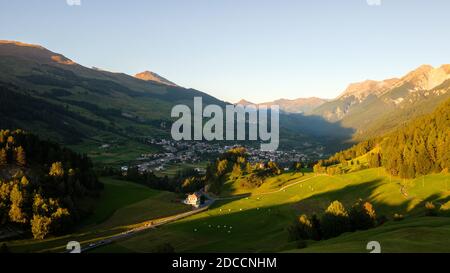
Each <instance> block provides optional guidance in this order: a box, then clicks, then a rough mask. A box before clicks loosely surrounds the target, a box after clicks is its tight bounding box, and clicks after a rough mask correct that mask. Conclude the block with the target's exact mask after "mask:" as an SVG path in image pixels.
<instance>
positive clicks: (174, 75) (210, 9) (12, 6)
mask: <svg viewBox="0 0 450 273" xmlns="http://www.w3.org/2000/svg"><path fill="white" fill-rule="evenodd" d="M76 1H77V0H69V2H76ZM368 2H373V3H377V2H379V0H311V1H301V0H292V1H283V0H272V1H264V0H178V1H174V0H160V1H156V0H155V1H152V0H141V1H138V0H131V1H125V0H115V1H114V0H81V5H80V6H76V5H73V6H70V5H68V4H67V1H66V0H45V1H42V0H27V1H26V0H14V1H11V0H0V39H7V40H19V41H23V42H28V43H36V44H41V45H43V46H45V47H47V48H49V49H50V50H52V51H55V52H58V53H62V54H64V55H65V56H67V57H68V58H71V59H73V60H74V61H76V62H78V63H80V64H82V65H85V66H88V67H91V66H96V67H99V68H102V69H107V70H111V71H120V72H125V73H128V74H132V75H134V74H135V73H137V72H141V71H143V70H151V71H154V72H156V73H158V74H160V75H162V76H164V77H166V78H168V79H169V80H171V81H174V82H175V83H177V84H179V85H182V86H185V87H192V88H195V89H199V90H201V91H205V92H207V93H210V94H212V95H214V96H216V97H218V98H221V99H224V100H228V101H232V102H234V101H237V100H239V99H240V98H245V99H247V100H250V101H253V102H263V101H267V100H273V99H277V98H291V99H292V98H298V97H309V96H319V97H326V98H333V97H336V96H337V95H338V94H339V93H340V92H342V91H343V89H345V87H346V86H347V84H348V83H350V82H355V81H361V80H365V79H368V78H370V79H384V78H388V77H393V76H401V75H402V74H404V73H406V72H408V71H409V70H411V69H413V68H415V67H417V66H419V65H421V64H425V63H426V64H431V65H434V66H438V65H441V64H443V63H450V50H449V47H450V21H449V16H448V14H449V11H450V1H449V0H381V4H380V5H369V4H368Z"/></svg>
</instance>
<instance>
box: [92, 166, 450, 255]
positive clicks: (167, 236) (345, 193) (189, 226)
mask: <svg viewBox="0 0 450 273" xmlns="http://www.w3.org/2000/svg"><path fill="white" fill-rule="evenodd" d="M299 181H303V182H301V183H298V184H295V185H293V186H291V187H287V188H285V189H283V190H281V191H277V192H274V193H271V194H257V193H249V194H248V196H242V197H239V198H238V199H235V200H233V199H228V200H222V201H219V202H217V203H216V204H215V205H214V207H213V208H212V209H210V210H209V211H207V212H204V213H200V214H198V215H195V216H192V217H189V218H186V219H183V220H180V221H178V222H175V223H172V224H169V225H167V226H163V227H161V228H159V229H158V230H152V231H147V232H145V233H142V234H141V235H138V236H136V237H133V238H130V239H128V240H124V241H120V242H117V243H115V244H113V245H110V246H106V247H103V248H99V249H97V250H96V251H97V252H108V251H120V252H121V251H131V252H150V251H153V250H154V249H155V247H156V246H158V245H160V244H163V243H170V244H171V245H172V246H173V247H174V248H175V251H177V252H265V251H270V252H272V251H284V250H289V249H293V248H295V245H294V244H293V243H289V242H288V240H287V237H288V236H287V231H286V228H287V226H288V225H290V224H291V223H292V221H293V219H294V217H296V216H297V215H299V214H303V213H306V214H312V213H317V214H320V213H322V212H323V210H324V209H325V208H326V207H327V206H328V205H329V203H330V202H331V201H333V200H339V201H341V202H343V203H344V205H346V206H347V207H350V205H351V204H353V203H354V202H355V201H356V200H357V199H358V198H363V199H365V200H368V201H370V202H371V203H372V204H373V205H374V207H375V209H376V211H377V214H378V215H385V216H386V217H388V218H392V216H393V214H394V213H400V214H403V215H405V216H406V218H407V219H409V218H411V219H414V218H415V217H417V219H421V218H422V217H418V216H422V215H424V203H425V202H426V201H434V202H436V203H437V204H443V203H446V202H447V201H448V200H450V191H449V190H450V176H449V175H448V174H435V175H429V176H425V177H423V178H418V179H415V180H402V179H398V178H395V177H389V176H387V175H386V174H385V172H384V171H383V169H381V168H378V169H367V170H363V171H359V172H355V173H350V174H344V175H338V176H314V175H313V174H311V175H306V176H305V177H301V178H299ZM405 223H408V222H407V221H405Z"/></svg>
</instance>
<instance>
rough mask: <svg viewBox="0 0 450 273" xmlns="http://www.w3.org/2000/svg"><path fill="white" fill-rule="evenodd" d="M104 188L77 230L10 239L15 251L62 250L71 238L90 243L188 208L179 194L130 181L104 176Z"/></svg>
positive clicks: (9, 243)
mask: <svg viewBox="0 0 450 273" xmlns="http://www.w3.org/2000/svg"><path fill="white" fill-rule="evenodd" d="M101 180H102V182H103V183H104V184H105V189H104V191H103V192H102V195H101V197H100V199H99V200H96V204H98V205H97V207H96V208H95V211H94V214H92V215H91V216H90V217H89V218H88V219H86V221H85V222H84V223H82V225H81V226H80V227H79V229H78V231H77V232H75V233H74V234H71V235H65V236H59V237H53V238H48V239H45V240H43V241H35V240H18V241H13V242H8V245H9V246H10V248H11V250H12V251H13V252H35V251H61V250H63V248H64V246H65V244H66V243H67V242H68V241H70V240H76V241H79V242H81V243H87V242H89V241H91V240H92V239H94V238H97V237H99V238H103V237H106V236H109V235H112V234H116V233H119V232H122V231H124V230H126V229H127V228H129V227H128V226H129V225H132V224H137V223H139V222H142V221H145V220H149V219H156V218H162V217H165V216H169V215H172V214H176V213H180V212H184V211H187V210H189V209H190V208H189V207H187V206H185V205H183V204H181V203H178V202H174V200H175V199H176V195H175V194H173V193H170V192H162V191H156V190H152V189H149V188H147V187H144V186H141V185H137V184H134V183H131V182H126V181H119V180H114V179H110V178H102V179H101Z"/></svg>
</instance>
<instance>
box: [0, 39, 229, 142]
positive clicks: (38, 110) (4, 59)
mask: <svg viewBox="0 0 450 273" xmlns="http://www.w3.org/2000/svg"><path fill="white" fill-rule="evenodd" d="M196 96H201V97H202V98H203V101H204V103H208V104H218V105H223V104H224V102H222V101H220V100H218V99H216V98H214V97H212V96H209V95H207V94H205V93H202V92H200V91H197V90H194V89H186V88H182V87H178V86H172V85H166V84H160V83H157V82H154V81H142V80H140V79H137V78H134V77H132V76H129V75H126V74H124V73H112V72H108V71H104V70H99V69H90V68H87V67H84V66H82V65H79V64H77V63H76V62H74V61H72V60H70V59H69V58H66V57H65V56H63V55H61V54H58V53H55V52H52V51H50V50H48V49H46V48H44V47H42V46H38V45H30V44H25V43H21V42H14V41H0V127H1V128H23V129H26V130H28V131H31V132H34V133H37V134H40V135H42V136H44V137H49V138H51V139H53V140H55V141H58V142H62V143H65V144H78V143H81V142H83V141H86V140H89V141H93V142H97V144H101V143H103V141H102V139H100V138H99V136H102V138H108V139H116V140H117V141H122V140H127V139H130V138H134V137H136V136H159V135H168V133H169V132H170V131H169V130H170V128H167V126H166V125H167V124H170V122H171V118H170V111H171V109H172V107H173V106H174V105H175V104H188V105H190V104H192V102H193V98H194V97H196Z"/></svg>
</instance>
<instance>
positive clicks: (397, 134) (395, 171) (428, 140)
mask: <svg viewBox="0 0 450 273" xmlns="http://www.w3.org/2000/svg"><path fill="white" fill-rule="evenodd" d="M376 148H378V149H376ZM365 154H367V163H368V167H378V166H380V165H381V166H383V167H385V168H386V170H387V171H388V172H389V173H391V174H392V175H395V176H400V177H402V178H414V177H417V176H420V175H425V174H429V173H437V172H442V171H444V172H448V170H449V168H450V100H447V101H445V102H444V103H443V104H441V105H440V106H439V107H438V108H437V109H436V110H435V111H434V112H433V113H431V114H428V115H424V116H422V117H420V118H417V119H415V120H413V121H411V122H409V123H407V124H406V125H404V126H402V127H401V128H399V129H398V130H396V131H394V132H392V133H390V134H388V135H385V136H383V137H377V138H373V139H370V140H367V141H363V142H361V143H359V144H357V145H355V146H353V147H352V148H350V149H348V150H345V151H342V152H339V153H336V154H335V155H334V156H332V157H330V158H329V159H328V160H323V161H319V163H318V164H317V165H316V166H315V169H316V170H317V171H322V172H323V171H326V168H333V167H330V166H331V165H335V164H337V163H343V164H347V162H346V161H348V160H353V159H356V158H357V157H360V156H363V155H365Z"/></svg>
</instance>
